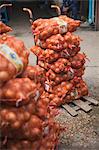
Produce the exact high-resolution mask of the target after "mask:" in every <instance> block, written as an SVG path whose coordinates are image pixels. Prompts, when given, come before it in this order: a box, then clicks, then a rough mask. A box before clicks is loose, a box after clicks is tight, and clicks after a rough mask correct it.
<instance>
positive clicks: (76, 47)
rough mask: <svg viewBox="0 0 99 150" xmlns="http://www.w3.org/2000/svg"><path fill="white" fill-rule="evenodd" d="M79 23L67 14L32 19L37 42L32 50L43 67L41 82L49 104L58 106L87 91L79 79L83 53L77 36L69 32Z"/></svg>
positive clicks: (84, 84) (81, 71)
mask: <svg viewBox="0 0 99 150" xmlns="http://www.w3.org/2000/svg"><path fill="white" fill-rule="evenodd" d="M79 26H80V22H79V21H75V20H73V19H71V18H68V17H67V16H59V17H55V18H51V19H38V20H36V21H34V22H33V25H32V29H33V33H34V38H35V43H36V46H34V47H32V48H31V51H32V52H33V53H34V54H35V55H36V56H37V57H38V65H39V66H40V67H41V68H43V69H44V70H45V76H46V82H45V85H44V86H45V91H47V92H48V97H49V99H50V105H51V106H52V105H53V106H60V105H61V104H64V103H67V102H71V101H72V100H74V99H78V98H80V97H82V96H84V95H87V94H88V88H87V85H86V83H85V82H84V81H83V79H82V75H83V74H84V70H85V67H84V64H85V59H86V56H85V54H81V53H80V52H79V51H80V37H79V36H77V35H74V34H73V33H72V32H73V31H75V30H76V28H77V27H79Z"/></svg>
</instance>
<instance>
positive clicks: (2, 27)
mask: <svg viewBox="0 0 99 150" xmlns="http://www.w3.org/2000/svg"><path fill="white" fill-rule="evenodd" d="M10 31H12V29H11V27H9V26H7V25H5V24H4V23H3V22H1V21H0V34H3V33H7V32H10Z"/></svg>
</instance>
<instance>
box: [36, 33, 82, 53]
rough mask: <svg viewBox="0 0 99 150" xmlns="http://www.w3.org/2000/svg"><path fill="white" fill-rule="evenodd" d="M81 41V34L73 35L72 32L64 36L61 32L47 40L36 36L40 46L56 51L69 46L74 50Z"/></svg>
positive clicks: (37, 43)
mask: <svg viewBox="0 0 99 150" xmlns="http://www.w3.org/2000/svg"><path fill="white" fill-rule="evenodd" d="M80 41H81V40H80V38H79V36H76V35H73V34H72V33H70V32H68V33H66V34H65V35H63V36H62V35H61V34H56V35H52V36H51V37H49V38H48V39H46V40H40V39H39V37H37V36H36V37H35V43H36V45H37V46H40V47H41V48H43V49H51V50H54V51H56V52H60V51H61V50H64V49H67V48H68V49H72V50H73V49H74V48H76V47H79V45H80Z"/></svg>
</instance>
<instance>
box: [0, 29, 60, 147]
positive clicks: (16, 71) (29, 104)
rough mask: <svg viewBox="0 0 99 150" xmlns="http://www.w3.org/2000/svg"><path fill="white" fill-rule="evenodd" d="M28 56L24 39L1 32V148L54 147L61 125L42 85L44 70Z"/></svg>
mask: <svg viewBox="0 0 99 150" xmlns="http://www.w3.org/2000/svg"><path fill="white" fill-rule="evenodd" d="M3 32H6V31H5V30H4V31H3ZM28 57H29V52H28V50H27V49H26V47H25V45H24V43H23V42H22V41H21V40H18V39H17V38H15V37H13V36H10V35H7V34H1V35H0V138H1V139H0V142H1V143H0V149H4V150H5V149H10V150H22V149H26V150H38V149H39V150H47V149H48V150H54V148H55V145H56V144H57V141H58V137H59V131H60V128H59V125H58V124H56V123H55V122H54V119H53V117H52V115H51V114H50V111H49V107H48V106H49V98H48V96H47V93H46V92H45V91H44V88H43V86H42V85H43V84H44V83H45V79H46V78H45V70H44V69H42V68H41V67H39V66H37V65H36V66H34V67H32V66H28ZM28 72H29V74H28V75H27V73H28ZM42 78H43V80H42V81H41V79H42Z"/></svg>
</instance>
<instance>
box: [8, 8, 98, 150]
mask: <svg viewBox="0 0 99 150" xmlns="http://www.w3.org/2000/svg"><path fill="white" fill-rule="evenodd" d="M33 10H34V12H35V13H36V14H37V13H38V15H37V16H38V17H40V16H42V17H45V16H48V15H49V13H48V12H47V10H45V8H44V10H45V11H44V10H43V8H42V9H40V10H36V9H35V8H34V9H33ZM16 12H18V13H17V15H16V14H15V13H16ZM35 13H34V14H35ZM35 16H36V15H35ZM9 24H10V25H11V26H12V28H13V29H14V31H13V32H12V34H13V35H15V36H16V37H18V38H20V39H22V40H23V41H24V42H25V44H26V46H27V48H28V49H29V48H30V47H31V46H32V45H34V42H33V36H32V34H31V29H30V23H29V20H28V16H27V15H26V14H25V13H23V14H22V11H19V10H18V9H17V10H16V11H15V10H14V11H13V15H12V16H11V21H10V23H9ZM75 34H78V35H79V36H80V37H81V38H82V39H83V42H81V51H82V52H85V53H86V54H87V55H88V58H89V59H90V61H89V62H87V63H86V71H85V75H84V79H85V80H86V82H87V84H88V86H89V93H90V95H92V96H93V97H94V98H96V99H97V100H99V32H96V31H91V30H89V29H81V28H80V29H78V31H77V32H75ZM30 64H32V65H34V64H36V57H35V56H34V55H31V56H30ZM57 120H58V121H59V122H60V123H61V124H64V126H66V127H67V131H66V132H64V133H63V134H62V137H61V145H60V146H59V147H60V148H59V149H60V150H78V149H81V150H98V149H99V107H93V110H92V111H91V112H89V113H88V114H86V113H84V112H82V111H79V115H78V116H77V117H75V118H73V117H71V116H70V115H69V114H67V112H66V111H62V112H61V114H60V115H59V116H58V117H57Z"/></svg>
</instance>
